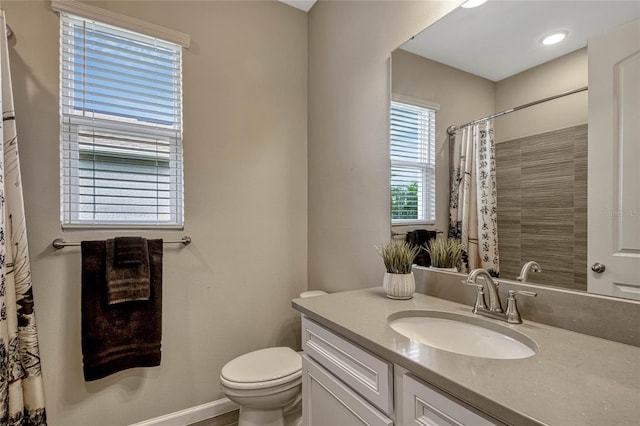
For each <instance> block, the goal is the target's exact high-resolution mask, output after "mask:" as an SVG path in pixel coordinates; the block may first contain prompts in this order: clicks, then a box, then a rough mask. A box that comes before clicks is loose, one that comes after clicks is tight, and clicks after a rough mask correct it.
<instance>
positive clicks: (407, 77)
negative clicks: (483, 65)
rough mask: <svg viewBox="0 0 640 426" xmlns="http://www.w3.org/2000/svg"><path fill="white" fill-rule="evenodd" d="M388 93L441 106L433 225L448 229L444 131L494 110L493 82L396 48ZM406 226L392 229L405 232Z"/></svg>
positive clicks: (447, 145)
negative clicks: (434, 220) (434, 219)
mask: <svg viewBox="0 0 640 426" xmlns="http://www.w3.org/2000/svg"><path fill="white" fill-rule="evenodd" d="M391 63H392V69H391V90H392V92H393V94H394V95H402V96H409V97H411V98H416V99H420V100H423V101H426V102H430V103H436V104H439V105H440V111H438V113H437V114H436V224H435V226H434V227H429V226H427V227H425V226H413V227H411V228H426V229H434V228H435V229H439V230H441V231H445V232H446V231H447V229H448V226H449V137H448V133H447V128H448V127H449V126H451V125H455V124H463V123H467V122H469V121H472V120H475V119H476V118H478V117H484V116H486V115H489V114H492V113H493V112H494V111H495V105H494V91H495V87H494V83H493V82H492V81H491V80H487V79H485V78H482V77H478V76H476V75H473V74H469V73H467V72H464V71H460V70H458V69H456V68H452V67H449V66H447V65H444V64H441V63H438V62H435V61H432V60H429V59H426V58H423V57H422V56H418V55H414V54H413V53H409V52H406V51H404V50H400V49H396V50H395V51H394V52H393V55H392V57H391ZM407 229H409V227H394V231H396V230H397V231H398V232H406V230H407Z"/></svg>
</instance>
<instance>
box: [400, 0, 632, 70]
mask: <svg viewBox="0 0 640 426" xmlns="http://www.w3.org/2000/svg"><path fill="white" fill-rule="evenodd" d="M638 18H640V0H627V1H607V0H600V1H594V0H590V1H582V0H573V1H555V0H554V1H544V0H510V1H505V0H489V1H488V2H487V3H485V4H483V5H482V6H480V7H477V8H473V9H464V8H457V9H456V10H454V11H453V12H451V13H450V14H448V15H446V16H445V17H444V18H442V19H441V20H439V21H438V22H436V23H435V24H433V25H431V26H430V27H429V28H427V29H426V30H425V31H423V32H421V33H420V34H418V35H417V36H415V38H413V39H412V40H410V41H408V42H407V43H405V44H403V45H402V46H400V48H401V49H403V50H406V51H409V52H412V53H415V54H417V55H420V56H424V57H426V58H429V59H432V60H434V61H437V62H440V63H443V64H446V65H449V66H452V67H454V68H458V69H461V70H463V71H467V72H470V73H472V74H476V75H479V76H481V77H484V78H487V79H489V80H492V81H500V80H502V79H504V78H507V77H510V76H512V75H514V74H517V73H520V72H522V71H525V70H527V69H529V68H531V67H534V66H536V65H540V64H542V63H545V62H548V61H550V60H552V59H555V58H557V57H560V56H563V55H566V54H567V53H570V52H573V51H575V50H578V49H580V48H583V47H585V46H586V45H587V40H588V39H589V38H591V37H593V36H594V35H597V34H601V33H603V32H605V31H606V30H607V29H610V28H613V27H616V26H619V25H621V24H623V23H626V22H629V21H632V20H634V19H638ZM560 30H564V31H567V32H568V35H567V37H566V39H565V40H563V41H562V42H560V43H558V44H556V45H553V46H543V45H542V44H541V40H542V38H543V37H544V36H546V35H549V34H550V33H552V32H556V31H560Z"/></svg>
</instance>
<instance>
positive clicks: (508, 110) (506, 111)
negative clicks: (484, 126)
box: [447, 86, 589, 136]
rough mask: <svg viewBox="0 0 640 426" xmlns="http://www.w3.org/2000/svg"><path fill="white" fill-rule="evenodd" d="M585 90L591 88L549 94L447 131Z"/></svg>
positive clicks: (450, 131) (449, 132)
mask: <svg viewBox="0 0 640 426" xmlns="http://www.w3.org/2000/svg"><path fill="white" fill-rule="evenodd" d="M585 90H589V86H584V87H581V88H579V89H573V90H569V91H568V92H563V93H560V94H559V95H555V96H549V97H548V98H544V99H539V100H537V101H533V102H529V103H527V104H524V105H520V106H517V107H515V108H509V109H506V110H504V111H500V112H496V113H495V114H491V115H488V116H486V117H484V118H481V119H479V120H474V121H471V122H469V123H466V124H462V125H460V126H455V125H451V126H449V127H448V128H447V133H448V134H449V135H450V136H453V135H455V134H456V131H458V130H460V129H462V128H465V127H468V126H473V125H474V124H478V123H482V122H483V121H487V120H491V119H492V118H496V117H500V116H501V115H505V114H509V113H512V112H514V111H519V110H521V109H524V108H529V107H530V106H534V105H538V104H541V103H543V102H547V101H552V100H554V99H558V98H562V97H564V96H568V95H573V94H574V93H579V92H584V91H585Z"/></svg>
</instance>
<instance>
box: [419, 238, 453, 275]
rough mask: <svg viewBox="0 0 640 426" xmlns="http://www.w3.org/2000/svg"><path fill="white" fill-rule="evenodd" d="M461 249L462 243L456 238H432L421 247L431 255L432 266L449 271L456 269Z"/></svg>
mask: <svg viewBox="0 0 640 426" xmlns="http://www.w3.org/2000/svg"><path fill="white" fill-rule="evenodd" d="M462 249H463V246H462V243H461V242H460V240H458V239H457V238H434V239H431V240H429V241H428V242H427V243H426V244H425V245H424V247H423V250H426V251H427V253H429V256H430V257H431V267H432V268H434V269H442V270H446V271H451V272H457V271H458V264H459V263H460V260H461V259H462Z"/></svg>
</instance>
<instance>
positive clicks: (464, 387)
mask: <svg viewBox="0 0 640 426" xmlns="http://www.w3.org/2000/svg"><path fill="white" fill-rule="evenodd" d="M292 305H293V307H294V308H295V309H296V310H298V311H300V312H302V313H304V314H305V315H307V316H308V317H309V318H311V319H313V320H315V321H317V322H318V323H320V324H322V325H324V326H326V327H328V328H330V329H332V330H333V331H335V332H336V333H338V334H341V335H342V336H344V337H346V338H347V339H349V340H351V341H353V342H355V343H357V344H359V345H360V346H362V347H364V348H366V349H368V350H369V351H371V352H373V353H376V354H377V355H379V356H380V357H382V358H385V359H387V360H389V361H391V362H394V363H396V364H398V365H400V366H402V367H404V368H406V369H407V370H409V371H411V372H412V373H413V374H414V375H416V376H417V377H420V378H421V379H423V380H425V381H427V382H429V383H431V384H433V385H435V386H437V387H439V388H441V389H443V390H445V391H446V392H448V393H450V394H451V395H453V396H455V397H457V398H460V399H462V400H463V401H466V402H467V403H469V404H471V405H473V406H475V407H476V408H479V409H481V410H482V411H485V412H486V413H487V414H489V415H491V416H493V417H495V418H497V419H499V420H501V421H503V422H505V423H508V424H514V425H518V426H520V425H525V424H548V425H559V426H569V425H593V426H604V425H607V426H609V425H611V426H612V425H621V426H622V425H623V426H633V425H640V348H638V347H635V346H630V345H625V344H622V343H617V342H613V341H609V340H605V339H601V338H597V337H592V336H588V335H584V334H580V333H575V332H572V331H568V330H564V329H560V328H555V327H551V326H547V325H544V324H539V323H535V322H531V321H526V320H525V322H524V324H516V325H509V324H506V323H503V322H500V321H495V320H490V319H487V318H483V317H479V318H482V319H483V320H486V321H489V322H495V323H498V324H500V325H503V326H505V327H509V328H513V329H514V330H517V331H519V332H520V333H522V334H524V335H526V336H528V337H529V338H531V339H533V340H534V341H535V342H536V343H537V345H538V353H537V354H536V355H534V356H532V357H530V358H525V359H516V360H496V359H487V358H476V357H470V356H465V355H459V354H455V353H451V352H446V351H443V350H439V349H435V348H431V347H428V346H425V345H422V344H419V343H416V342H414V341H411V340H410V339H408V338H406V337H404V336H402V335H400V334H398V333H396V332H395V331H393V330H392V329H391V328H390V327H389V325H388V322H387V320H388V317H389V316H390V315H392V314H394V313H397V312H401V311H407V310H421V309H425V310H437V311H446V312H454V313H457V314H462V315H468V316H473V314H472V313H471V308H470V307H469V306H466V305H462V304H459V303H455V302H450V301H448V300H444V299H439V298H436V297H431V296H426V295H423V294H418V293H416V294H415V295H414V298H413V299H411V300H391V299H388V298H386V297H385V295H384V292H383V290H382V289H381V288H371V289H365V290H356V291H349V292H344V293H334V294H329V295H326V296H318V297H313V298H304V299H295V300H293V302H292Z"/></svg>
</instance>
